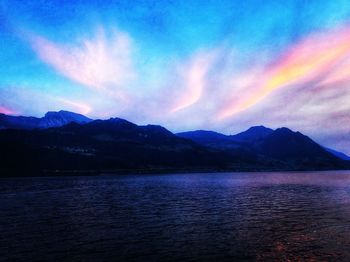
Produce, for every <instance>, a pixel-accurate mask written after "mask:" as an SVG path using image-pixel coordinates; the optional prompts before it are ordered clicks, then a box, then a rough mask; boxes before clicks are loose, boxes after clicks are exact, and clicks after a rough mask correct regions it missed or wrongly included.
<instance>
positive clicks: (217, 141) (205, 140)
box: [176, 130, 241, 149]
mask: <svg viewBox="0 0 350 262" xmlns="http://www.w3.org/2000/svg"><path fill="white" fill-rule="evenodd" d="M176 135H177V136H179V137H183V138H187V139H190V140H192V141H194V142H196V143H198V144H201V145H204V146H208V147H214V148H220V149H223V148H227V149H233V148H238V147H240V146H241V143H238V142H237V141H236V140H234V139H232V137H231V136H227V135H224V134H220V133H217V132H213V131H207V130H196V131H189V132H181V133H177V134H176Z"/></svg>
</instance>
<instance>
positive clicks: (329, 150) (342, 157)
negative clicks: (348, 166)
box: [324, 147, 350, 161]
mask: <svg viewBox="0 0 350 262" xmlns="http://www.w3.org/2000/svg"><path fill="white" fill-rule="evenodd" d="M324 149H326V150H327V151H328V152H329V153H331V154H332V155H334V156H336V157H338V158H340V159H343V160H347V161H350V156H348V155H346V154H344V153H342V152H339V151H336V150H333V149H331V148H327V147H324Z"/></svg>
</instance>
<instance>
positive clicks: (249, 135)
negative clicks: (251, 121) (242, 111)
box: [230, 126, 273, 142]
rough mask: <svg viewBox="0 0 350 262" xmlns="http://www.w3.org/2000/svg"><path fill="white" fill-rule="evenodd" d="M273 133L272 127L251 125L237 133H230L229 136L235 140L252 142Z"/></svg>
mask: <svg viewBox="0 0 350 262" xmlns="http://www.w3.org/2000/svg"><path fill="white" fill-rule="evenodd" d="M272 133H273V129H271V128H267V127H264V126H253V127H251V128H249V129H248V130H246V131H244V132H241V133H238V134H237V135H231V136H230V138H231V139H232V140H234V141H237V142H254V141H257V140H260V139H263V138H265V137H266V136H268V135H270V134H272Z"/></svg>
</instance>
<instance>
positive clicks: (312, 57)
mask: <svg viewBox="0 0 350 262" xmlns="http://www.w3.org/2000/svg"><path fill="white" fill-rule="evenodd" d="M349 34H350V30H349V29H347V28H343V29H339V30H334V31H329V32H326V33H324V32H323V33H315V34H312V35H309V36H308V37H306V38H305V39H304V40H302V41H300V42H298V43H296V44H295V45H293V46H291V47H290V48H288V49H287V50H286V51H285V52H284V53H283V54H282V55H281V56H280V58H279V59H277V60H276V61H275V62H274V63H273V64H271V65H270V66H269V67H267V68H266V69H265V70H264V72H263V73H262V74H261V75H257V76H256V82H255V83H254V86H252V87H249V88H247V89H246V91H245V92H243V93H241V94H240V95H236V96H235V97H233V99H231V100H230V101H228V102H227V103H226V105H225V106H224V107H223V108H222V109H221V110H220V111H219V113H218V118H219V119H223V118H227V117H229V116H232V115H234V114H236V113H238V112H241V111H243V110H246V109H248V108H249V107H251V106H254V105H255V104H256V103H258V102H260V101H261V100H262V99H264V98H265V97H266V96H268V95H269V94H271V93H272V92H273V91H274V90H276V89H278V88H282V87H285V86H288V85H295V84H301V83H306V82H309V81H312V80H315V79H317V78H320V77H323V76H324V75H325V74H327V73H329V72H330V71H331V70H332V69H333V68H334V67H335V66H336V65H337V64H339V63H341V62H342V61H343V60H344V59H345V58H347V56H349V54H350V38H349V37H348V36H349ZM344 77H348V76H347V75H346V73H345V72H344V71H341V70H339V72H338V73H336V75H335V76H333V78H337V79H338V80H339V78H341V79H343V78H344ZM332 81H335V80H332V79H331V78H329V79H328V83H330V82H332Z"/></svg>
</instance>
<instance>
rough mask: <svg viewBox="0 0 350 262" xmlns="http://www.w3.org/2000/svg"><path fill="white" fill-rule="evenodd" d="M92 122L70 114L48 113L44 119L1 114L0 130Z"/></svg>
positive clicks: (82, 116)
mask: <svg viewBox="0 0 350 262" xmlns="http://www.w3.org/2000/svg"><path fill="white" fill-rule="evenodd" d="M90 121H92V120H91V119H90V118H87V117H86V116H84V115H81V114H77V113H73V112H69V111H63V110H61V111H59V112H47V113H46V114H45V116H44V117H41V118H37V117H26V116H10V115H5V114H0V129H7V128H13V129H35V128H49V127H59V126H63V125H66V124H68V123H71V122H75V123H88V122H90Z"/></svg>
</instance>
